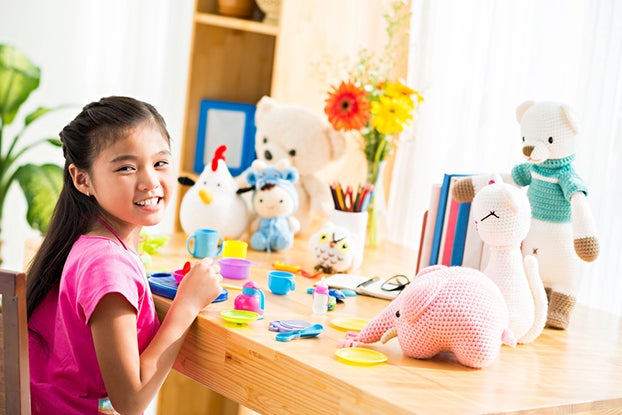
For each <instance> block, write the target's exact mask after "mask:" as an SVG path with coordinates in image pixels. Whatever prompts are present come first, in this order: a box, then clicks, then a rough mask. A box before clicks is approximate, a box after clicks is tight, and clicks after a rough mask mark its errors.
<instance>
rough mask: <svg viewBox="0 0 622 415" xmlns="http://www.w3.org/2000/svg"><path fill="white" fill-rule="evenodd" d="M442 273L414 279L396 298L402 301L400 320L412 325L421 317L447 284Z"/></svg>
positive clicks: (441, 271) (438, 272)
mask: <svg viewBox="0 0 622 415" xmlns="http://www.w3.org/2000/svg"><path fill="white" fill-rule="evenodd" d="M443 271H444V270H439V271H435V272H431V273H426V274H425V276H421V277H419V278H417V279H415V281H413V282H412V283H410V285H409V286H408V287H406V288H405V289H404V292H402V293H401V294H400V296H399V297H398V298H401V300H402V301H401V307H400V310H399V311H400V317H399V318H400V319H406V320H408V322H409V323H413V322H415V321H417V320H418V319H419V317H421V315H422V314H423V313H424V312H425V311H426V310H427V309H428V307H429V306H430V304H432V302H433V301H434V300H435V299H436V296H437V295H438V294H439V293H440V292H441V291H442V290H443V288H444V287H445V285H446V284H447V278H445V277H444V275H443V274H444V273H443Z"/></svg>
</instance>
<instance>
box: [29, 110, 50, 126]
mask: <svg viewBox="0 0 622 415" xmlns="http://www.w3.org/2000/svg"><path fill="white" fill-rule="evenodd" d="M51 111H53V109H52V108H48V107H39V108H37V109H36V110H34V111H33V112H31V113H30V114H28V115H26V117H25V118H24V126H27V125H30V124H31V123H32V122H33V121H35V120H36V119H37V118H39V117H41V116H42V115H45V114H47V113H48V112H51Z"/></svg>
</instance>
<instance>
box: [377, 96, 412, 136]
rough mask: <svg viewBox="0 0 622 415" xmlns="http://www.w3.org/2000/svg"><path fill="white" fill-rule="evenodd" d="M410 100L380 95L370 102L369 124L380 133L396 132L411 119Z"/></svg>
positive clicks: (400, 130) (401, 129)
mask: <svg viewBox="0 0 622 415" xmlns="http://www.w3.org/2000/svg"><path fill="white" fill-rule="evenodd" d="M412 109H413V107H412V100H409V99H405V98H403V97H400V98H391V97H389V96H387V95H385V96H381V97H380V98H379V100H378V101H374V102H372V103H371V111H370V112H371V114H372V119H371V125H372V126H373V127H374V128H375V129H376V130H378V132H379V133H381V134H389V135H391V134H397V133H400V132H402V131H403V130H404V126H405V125H406V124H407V123H408V121H410V120H412V118H413V115H412Z"/></svg>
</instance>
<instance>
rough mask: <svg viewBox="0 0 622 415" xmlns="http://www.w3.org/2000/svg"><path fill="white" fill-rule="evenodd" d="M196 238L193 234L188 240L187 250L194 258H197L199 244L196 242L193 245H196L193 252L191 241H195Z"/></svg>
mask: <svg viewBox="0 0 622 415" xmlns="http://www.w3.org/2000/svg"><path fill="white" fill-rule="evenodd" d="M195 238H196V237H195V235H194V234H192V235H190V236H189V237H188V239H186V249H187V250H188V252H190V254H191V255H192V256H195V252H196V246H197V244H196V241H194V242H195V243H194V244H193V245H194V248H195V249H194V250H192V249H190V241H192V240H194V239H195Z"/></svg>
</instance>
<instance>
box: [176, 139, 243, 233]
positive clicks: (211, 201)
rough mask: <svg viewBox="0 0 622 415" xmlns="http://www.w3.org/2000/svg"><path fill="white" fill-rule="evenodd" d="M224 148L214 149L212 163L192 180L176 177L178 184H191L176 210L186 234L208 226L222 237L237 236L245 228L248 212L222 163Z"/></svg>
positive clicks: (237, 188)
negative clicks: (195, 179)
mask: <svg viewBox="0 0 622 415" xmlns="http://www.w3.org/2000/svg"><path fill="white" fill-rule="evenodd" d="M226 150H227V147H226V146H224V145H223V146H220V147H218V148H217V149H216V151H215V152H214V157H213V158H212V162H211V163H209V164H207V165H206V166H205V168H204V169H203V172H201V175H200V176H199V178H198V179H197V181H196V182H194V181H192V179H189V178H185V177H184V178H179V179H178V180H179V182H180V183H181V184H190V185H192V187H190V189H188V191H187V192H186V194H185V195H184V197H183V198H182V200H181V206H180V209H179V221H180V222H181V227H182V228H183V230H184V232H185V233H186V234H191V233H192V232H194V230H195V229H198V228H208V229H215V230H217V231H218V232H219V233H220V234H221V235H222V237H223V238H225V239H239V238H240V237H241V236H242V235H243V234H244V232H245V231H246V228H247V227H248V222H249V220H250V212H249V210H248V207H247V206H246V203H245V202H244V199H242V196H241V195H240V194H239V192H238V190H239V186H238V185H237V183H236V182H235V180H233V177H232V176H231V173H229V169H228V168H227V165H226V163H225V156H224V153H225V151H226Z"/></svg>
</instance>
